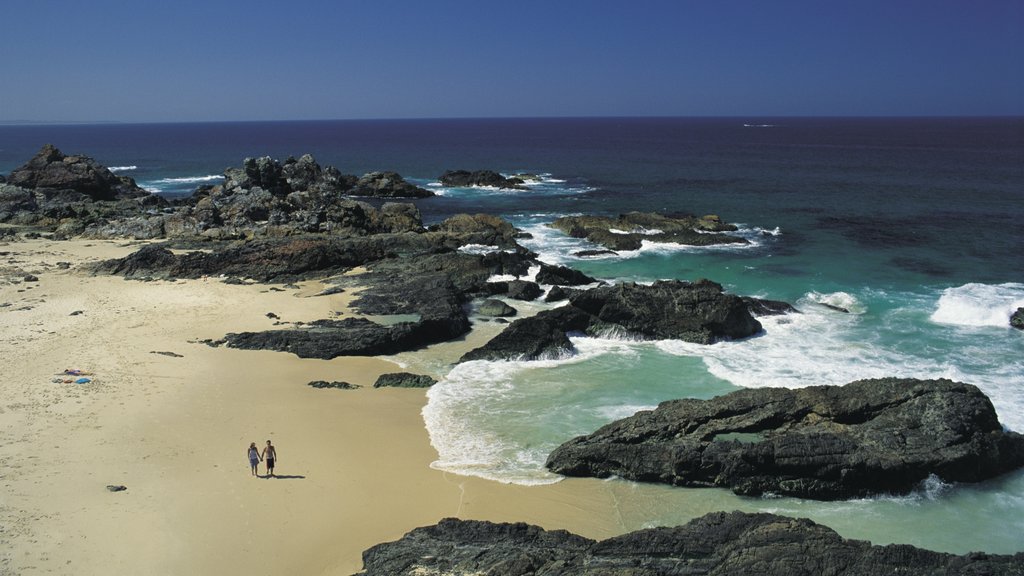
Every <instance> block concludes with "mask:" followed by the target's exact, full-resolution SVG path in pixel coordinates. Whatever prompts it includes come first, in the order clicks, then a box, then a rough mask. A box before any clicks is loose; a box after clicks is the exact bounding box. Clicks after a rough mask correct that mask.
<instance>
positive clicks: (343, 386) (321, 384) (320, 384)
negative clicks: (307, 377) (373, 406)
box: [309, 380, 359, 390]
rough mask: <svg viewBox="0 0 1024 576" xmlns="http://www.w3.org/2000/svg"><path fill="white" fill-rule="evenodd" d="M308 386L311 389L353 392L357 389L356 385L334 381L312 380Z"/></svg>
mask: <svg viewBox="0 0 1024 576" xmlns="http://www.w3.org/2000/svg"><path fill="white" fill-rule="evenodd" d="M309 386H311V387H313V388H337V389H338V390H355V389H356V388H359V386H358V385H356V384H350V383H348V382H344V381H341V380H335V381H332V382H328V381H327V380H314V381H312V382H310V383H309Z"/></svg>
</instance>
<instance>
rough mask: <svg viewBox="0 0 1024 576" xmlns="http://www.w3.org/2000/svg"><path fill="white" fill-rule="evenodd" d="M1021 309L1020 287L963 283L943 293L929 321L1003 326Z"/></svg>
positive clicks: (1023, 291) (1022, 288)
mask: <svg viewBox="0 0 1024 576" xmlns="http://www.w3.org/2000/svg"><path fill="white" fill-rule="evenodd" d="M1022 306H1024V284H1017V283H1006V284H997V285H991V284H977V283H971V284H964V285H963V286H959V287H956V288H946V289H945V290H943V292H942V295H941V296H940V297H939V301H938V303H937V304H936V307H935V312H934V313H932V315H931V317H930V319H931V321H932V322H936V323H938V324H953V325H956V326H998V327H1003V328H1005V327H1007V326H1009V323H1010V315H1011V314H1013V312H1014V311H1015V310H1017V308H1020V307H1022Z"/></svg>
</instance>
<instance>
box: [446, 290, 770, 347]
mask: <svg viewBox="0 0 1024 576" xmlns="http://www.w3.org/2000/svg"><path fill="white" fill-rule="evenodd" d="M760 331H761V324H760V323H759V322H758V321H757V320H755V319H754V318H753V317H752V316H751V315H750V311H749V310H748V308H747V305H746V304H745V303H744V302H743V300H742V299H740V297H738V296H734V295H731V294H725V293H724V292H723V290H722V286H721V285H719V284H716V283H714V282H710V281H707V280H702V281H700V282H695V283H690V282H680V281H677V280H672V281H661V282H656V283H654V284H653V285H652V286H644V285H641V284H633V283H625V284H618V285H615V286H600V287H597V288H592V289H590V290H586V291H581V292H576V293H574V294H572V295H571V296H570V297H569V304H568V305H567V306H563V307H561V308H556V309H554V310H547V311H544V312H541V313H539V314H537V315H535V316H531V317H529V318H522V319H520V320H516V321H515V322H513V323H512V324H510V325H509V327H508V328H506V329H505V331H504V332H502V333H501V334H499V335H498V336H496V337H495V338H493V339H492V340H491V341H490V342H488V343H487V344H485V345H484V346H482V347H480V348H476V349H474V350H471V351H469V352H467V353H466V354H465V355H464V356H463V357H462V361H468V360H507V359H522V360H532V359H536V358H540V357H558V356H561V355H564V354H566V353H569V352H571V350H572V345H571V343H570V341H569V338H568V335H567V333H568V332H583V333H586V334H589V335H594V336H599V335H605V334H609V333H611V334H618V335H624V336H630V337H634V338H642V339H650V340H661V339H677V340H686V341H688V342H697V343H701V344H710V343H713V342H716V341H718V340H723V339H733V338H745V337H747V336H751V335H753V334H756V333H758V332H760Z"/></svg>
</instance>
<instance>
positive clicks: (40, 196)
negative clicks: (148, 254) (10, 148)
mask: <svg viewBox="0 0 1024 576" xmlns="http://www.w3.org/2000/svg"><path fill="white" fill-rule="evenodd" d="M167 205H168V203H167V201H166V200H164V199H163V198H161V197H160V196H157V195H154V194H150V193H149V192H147V191H146V190H143V189H142V188H139V187H138V186H137V185H136V184H135V181H134V180H132V179H131V178H127V177H124V176H118V175H116V174H114V173H112V172H111V171H110V170H108V169H107V168H104V167H103V166H101V165H100V164H99V163H97V162H96V161H95V160H93V159H92V158H89V157H87V156H67V155H65V154H64V153H62V152H61V151H60V150H58V149H57V148H55V147H53V146H52V145H50V144H47V145H46V146H43V148H42V149H41V150H40V151H39V153H38V154H36V155H35V156H34V157H33V158H32V159H31V160H29V161H28V162H27V163H26V164H25V165H23V166H21V167H19V168H17V169H15V170H14V171H13V172H11V175H10V176H9V177H8V178H7V183H6V184H2V183H0V222H9V223H12V224H20V225H35V226H43V227H47V228H50V229H51V230H53V231H54V232H55V234H54V237H55V238H66V237H68V236H73V235H78V234H81V233H83V232H84V231H85V230H86V228H87V227H88V226H89V225H94V224H98V223H105V222H107V221H109V220H111V219H135V220H137V221H139V222H133V223H132V224H131V225H130V226H128V229H129V230H130V233H126V234H124V235H125V236H133V237H150V236H146V234H152V233H153V232H152V230H151V228H153V227H154V226H152V225H148V226H147V225H143V224H141V223H140V222H142V221H144V220H147V219H148V214H149V213H150V212H152V211H159V210H161V209H164V208H166V207H167Z"/></svg>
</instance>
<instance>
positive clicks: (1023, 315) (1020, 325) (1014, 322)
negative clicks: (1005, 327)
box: [1010, 308, 1024, 330]
mask: <svg viewBox="0 0 1024 576" xmlns="http://www.w3.org/2000/svg"><path fill="white" fill-rule="evenodd" d="M1010 326H1013V327H1014V328H1016V329H1017V330H1024V308H1017V311H1016V312H1014V313H1013V314H1011V315H1010Z"/></svg>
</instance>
